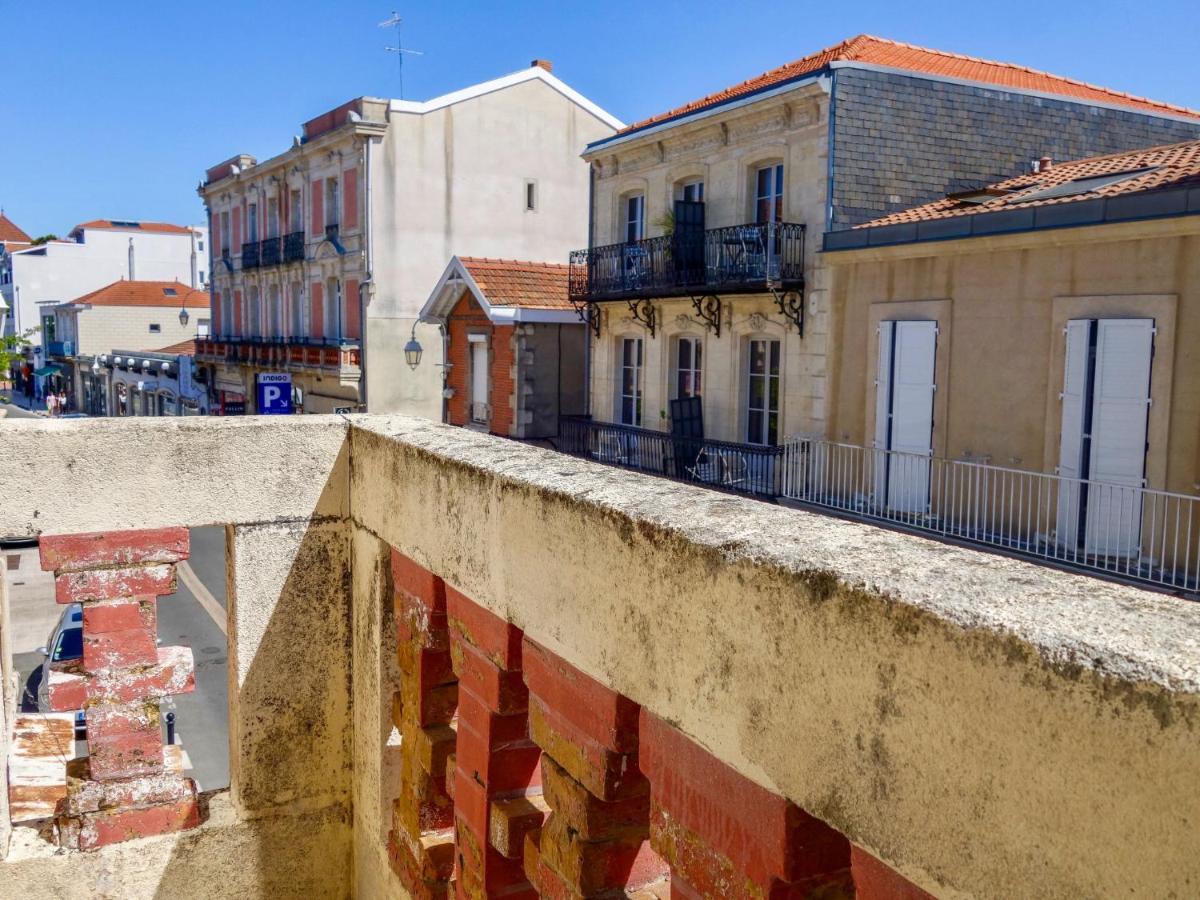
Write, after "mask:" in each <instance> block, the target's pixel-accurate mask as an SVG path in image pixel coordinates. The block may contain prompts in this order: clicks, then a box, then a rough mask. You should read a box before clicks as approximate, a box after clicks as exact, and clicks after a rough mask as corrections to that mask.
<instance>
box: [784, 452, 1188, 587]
mask: <svg viewBox="0 0 1200 900" xmlns="http://www.w3.org/2000/svg"><path fill="white" fill-rule="evenodd" d="M780 488H781V494H782V496H783V497H785V498H788V499H791V500H795V501H798V502H800V503H804V504H811V505H813V506H817V507H822V508H826V509H833V510H838V511H840V512H842V513H846V514H848V515H852V516H855V517H862V518H864V519H870V520H875V521H881V522H888V523H892V524H895V525H899V526H902V527H904V528H908V529H913V530H916V531H923V532H928V533H931V534H935V535H941V536H944V537H948V538H954V539H956V540H961V541H965V542H968V543H972V544H978V545H982V546H986V547H994V548H998V549H1001V550H1004V551H1007V552H1011V553H1015V554H1020V555H1024V556H1030V557H1034V558H1036V559H1042V560H1048V561H1052V562H1055V563H1058V564H1061V565H1065V566H1070V567H1076V568H1080V569H1085V570H1090V571H1095V572H1102V573H1107V574H1109V575H1115V576H1118V577H1120V578H1125V579H1130V580H1133V581H1138V582H1143V583H1147V584H1152V585H1155V586H1158V587H1165V588H1171V589H1175V590H1182V591H1188V592H1194V591H1196V590H1197V587H1198V585H1200V506H1198V505H1197V504H1198V501H1200V498H1197V497H1192V496H1187V495H1185V494H1176V493H1171V492H1169V491H1161V490H1152V489H1150V488H1145V487H1140V486H1136V485H1121V484H1113V483H1108V482H1101V481H1093V480H1088V479H1080V478H1068V477H1065V476H1062V475H1052V474H1046V473H1042V472H1030V471H1025V470H1022V469H1012V468H1006V467H1003V466H993V465H990V464H987V463H983V462H973V461H969V460H951V459H943V458H939V457H934V456H922V455H919V454H913V453H902V452H899V451H894V450H878V449H874V448H871V447H861V446H857V445H853V444H841V443H834V442H830V441H822V440H813V439H808V438H792V439H789V440H788V441H787V442H786V443H785V445H784V447H783V457H782V460H781V480H780Z"/></svg>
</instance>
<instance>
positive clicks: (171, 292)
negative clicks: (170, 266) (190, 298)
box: [163, 288, 176, 297]
mask: <svg viewBox="0 0 1200 900" xmlns="http://www.w3.org/2000/svg"><path fill="white" fill-rule="evenodd" d="M163 293H164V294H166V295H167V296H168V297H174V296H175V293H176V292H175V288H163Z"/></svg>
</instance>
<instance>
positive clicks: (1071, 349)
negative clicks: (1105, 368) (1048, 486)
mask: <svg viewBox="0 0 1200 900" xmlns="http://www.w3.org/2000/svg"><path fill="white" fill-rule="evenodd" d="M1094 324H1095V323H1094V322H1093V320H1092V319H1072V320H1071V321H1069V322H1068V323H1067V327H1066V328H1064V329H1063V334H1064V335H1065V336H1066V355H1065V357H1064V363H1063V389H1062V393H1061V394H1059V398H1060V399H1061V400H1062V425H1061V427H1060V429H1059V438H1058V474H1059V475H1061V476H1063V480H1062V481H1060V482H1059V485H1058V508H1057V510H1056V516H1055V520H1056V521H1055V534H1056V535H1057V538H1058V543H1059V545H1060V546H1061V547H1062V548H1063V551H1064V553H1066V554H1067V555H1068V557H1070V556H1071V555H1073V554H1074V553H1075V552H1076V550H1077V549H1078V546H1079V524H1080V523H1079V514H1080V511H1081V509H1082V502H1083V494H1082V491H1081V488H1080V484H1079V482H1078V481H1076V480H1075V479H1078V478H1079V477H1080V474H1081V473H1082V472H1083V410H1084V403H1085V402H1086V400H1087V383H1088V353H1089V349H1090V346H1091V339H1092V326H1093V325H1094Z"/></svg>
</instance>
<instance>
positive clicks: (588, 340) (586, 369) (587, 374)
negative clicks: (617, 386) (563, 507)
mask: <svg viewBox="0 0 1200 900" xmlns="http://www.w3.org/2000/svg"><path fill="white" fill-rule="evenodd" d="M595 206H596V167H595V166H594V165H593V164H592V163H590V162H589V163H588V228H587V239H588V252H589V253H590V252H591V249H592V246H593V245H594V244H595V240H594V239H595V237H596V215H595V213H596V209H595ZM595 312H596V310H595V309H593V308H591V307H589V308H588V311H587V315H588V318H586V319H584V320H583V339H584V341H585V345H584V348H583V414H584V415H585V416H591V414H592V324H591V321H590V319H591V317H592V315H593V314H594V313H595ZM561 340H562V338H561V326H560V338H559V341H560V344H561ZM560 353H561V350H560ZM558 409H559V415H560V416H561V415H562V371H561V367H560V370H559V391H558ZM554 431H555V434H556V435H557V434H558V433H559V431H560V429H559V428H558V427H557V426H556V427H555V429H554Z"/></svg>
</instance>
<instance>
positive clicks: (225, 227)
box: [221, 212, 231, 256]
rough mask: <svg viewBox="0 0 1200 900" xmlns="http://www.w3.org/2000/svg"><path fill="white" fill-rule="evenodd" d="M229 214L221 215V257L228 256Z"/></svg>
mask: <svg viewBox="0 0 1200 900" xmlns="http://www.w3.org/2000/svg"><path fill="white" fill-rule="evenodd" d="M230 233H231V232H230V231H229V213H228V212H223V213H221V255H222V256H228V255H229V235H230Z"/></svg>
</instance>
